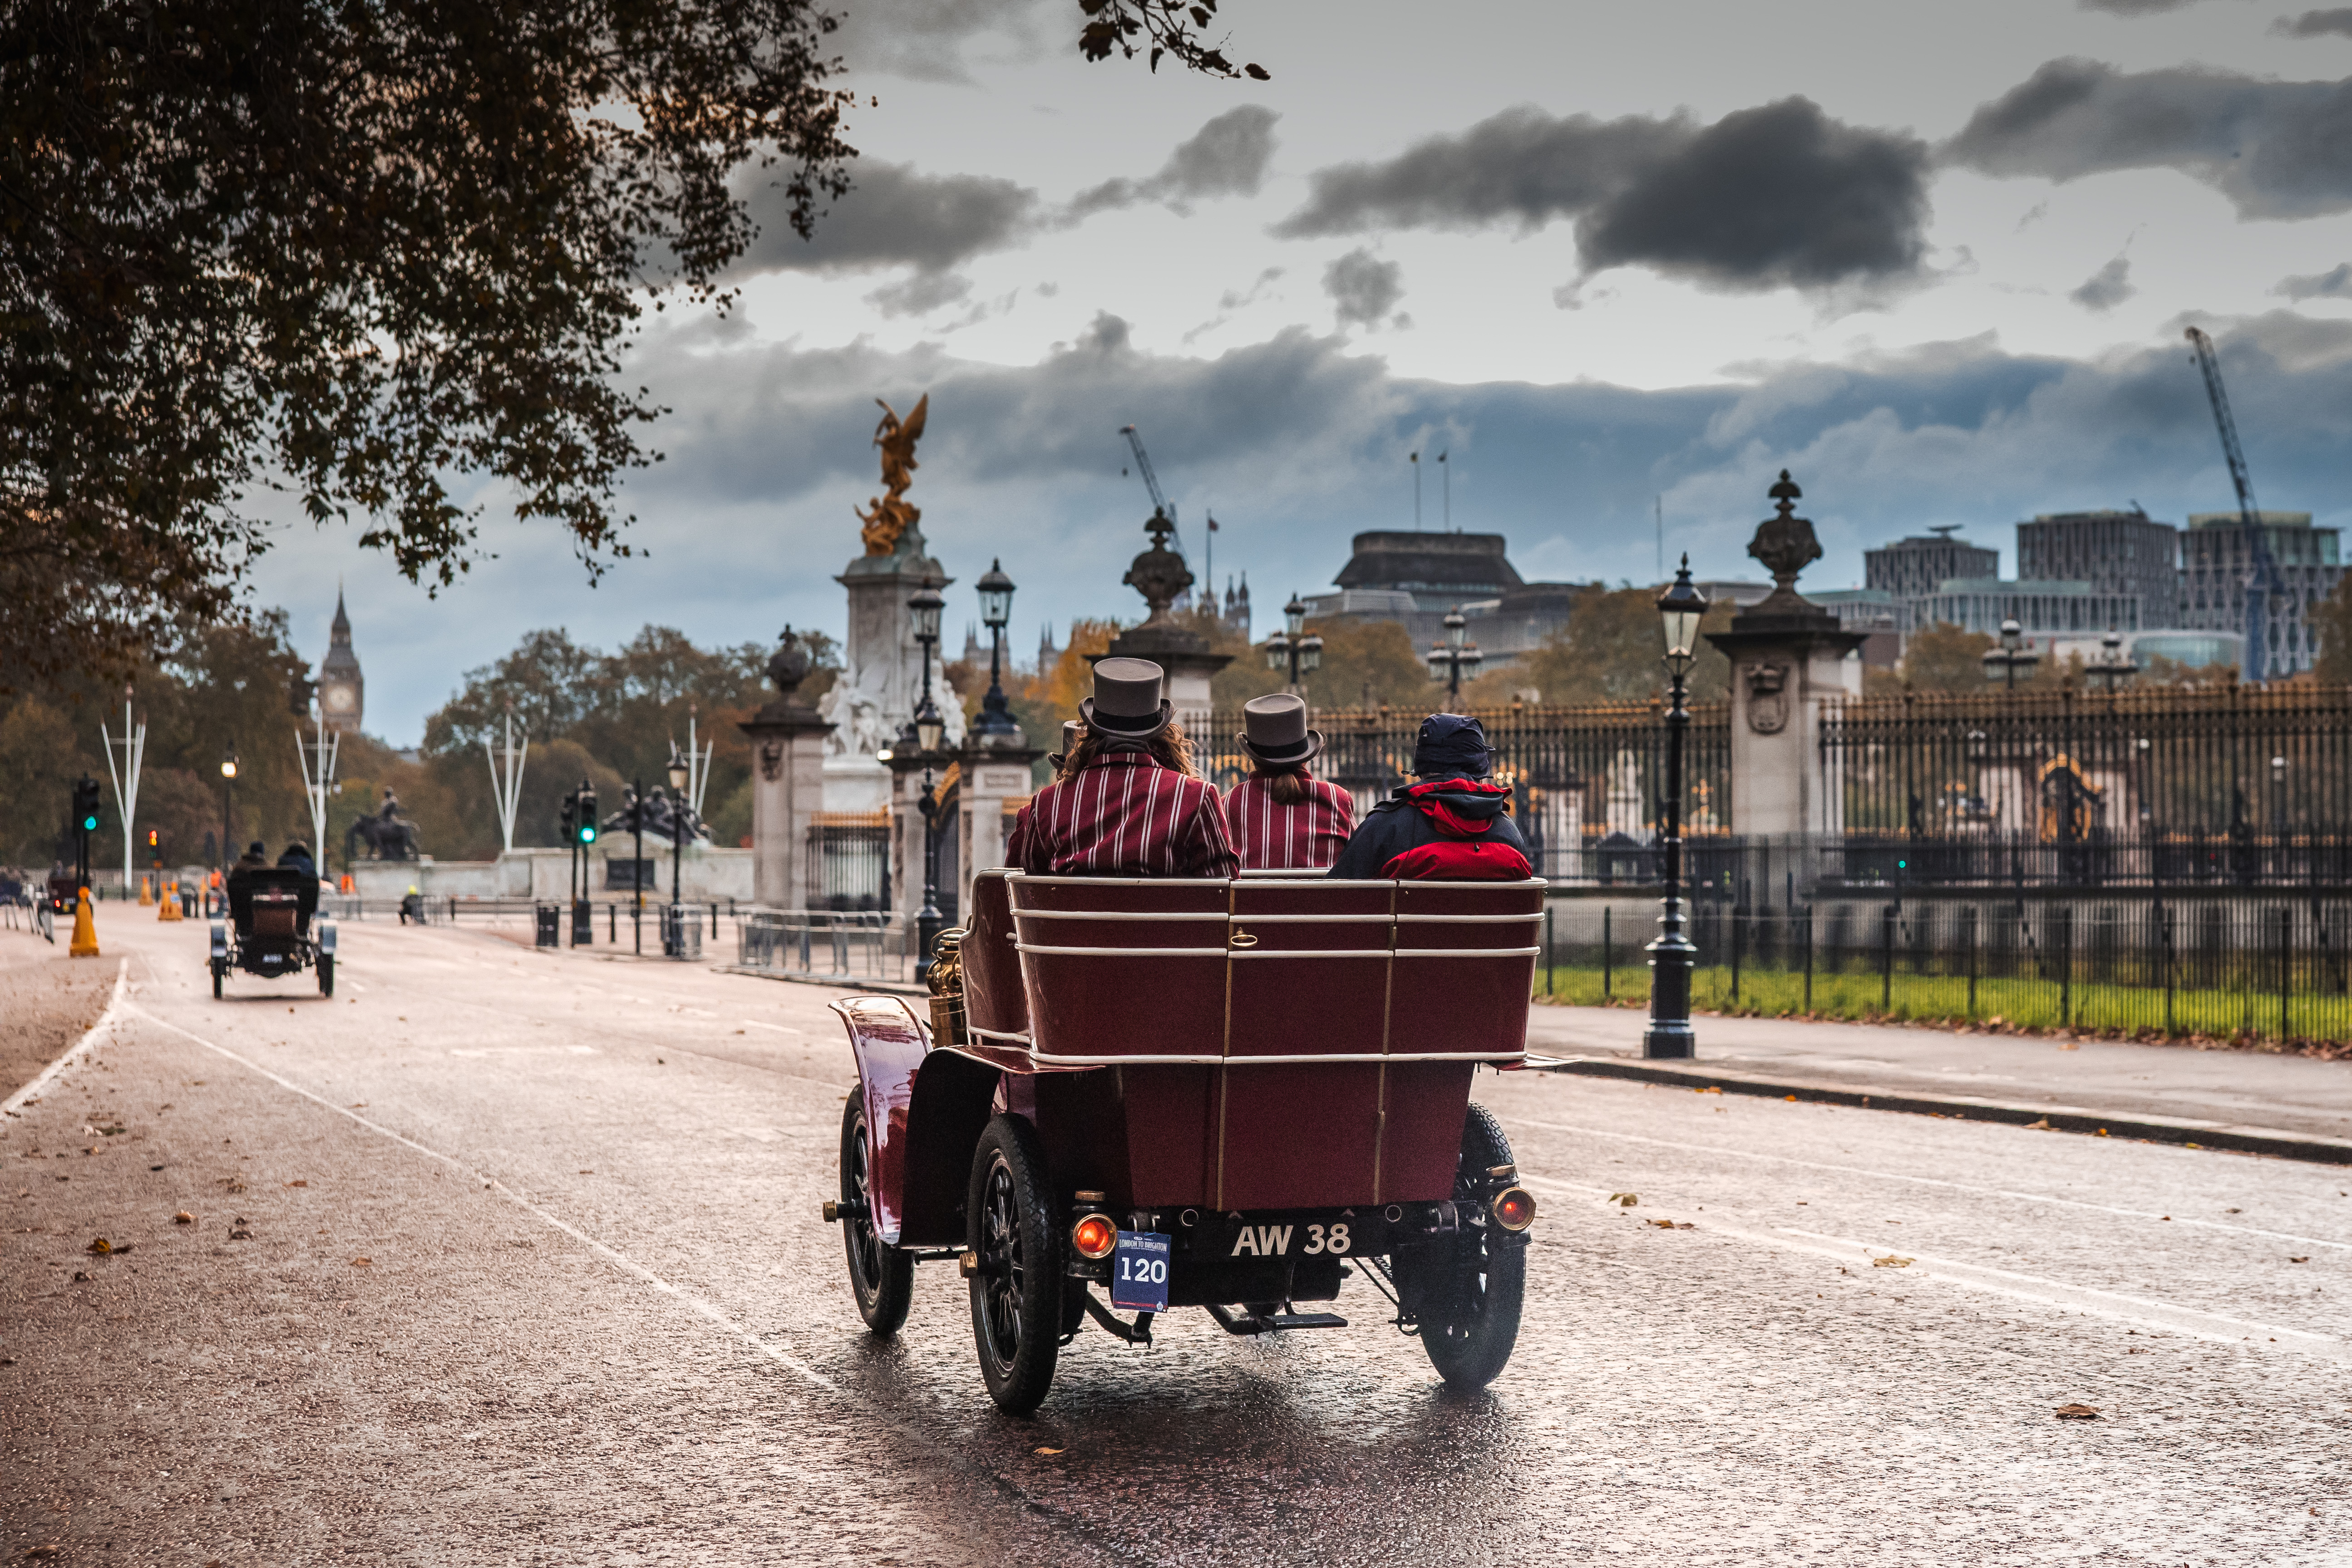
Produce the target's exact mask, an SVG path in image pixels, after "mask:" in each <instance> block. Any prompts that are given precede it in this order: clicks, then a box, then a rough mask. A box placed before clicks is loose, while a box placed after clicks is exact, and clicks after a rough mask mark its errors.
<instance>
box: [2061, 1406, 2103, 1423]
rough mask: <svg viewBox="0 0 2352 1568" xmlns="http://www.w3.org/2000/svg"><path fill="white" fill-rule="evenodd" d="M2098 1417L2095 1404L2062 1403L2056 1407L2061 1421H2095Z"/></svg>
mask: <svg viewBox="0 0 2352 1568" xmlns="http://www.w3.org/2000/svg"><path fill="white" fill-rule="evenodd" d="M2098 1418H2099V1412H2098V1408H2097V1407H2096V1406H2095V1405H2060V1406H2059V1407H2058V1419H2059V1420H2061V1421H2096V1420H2097V1419H2098Z"/></svg>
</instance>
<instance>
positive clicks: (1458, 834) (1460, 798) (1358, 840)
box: [1328, 778, 1535, 879]
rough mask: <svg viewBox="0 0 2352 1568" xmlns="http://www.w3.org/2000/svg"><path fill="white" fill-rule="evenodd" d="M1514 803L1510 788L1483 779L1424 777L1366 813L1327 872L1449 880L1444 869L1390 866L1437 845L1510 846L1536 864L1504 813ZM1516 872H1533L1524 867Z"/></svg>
mask: <svg viewBox="0 0 2352 1568" xmlns="http://www.w3.org/2000/svg"><path fill="white" fill-rule="evenodd" d="M1510 803H1511V791H1510V787H1509V786H1508V785H1507V784H1488V783H1486V781H1485V780H1483V779H1466V778H1455V779H1423V780H1422V781H1421V782H1420V783H1419V784H1407V785H1405V786H1404V787H1403V788H1402V789H1400V790H1398V791H1396V792H1395V793H1394V794H1393V795H1390V796H1389V798H1388V799H1386V800H1384V801H1382V802H1381V803H1380V805H1376V806H1374V807H1372V809H1371V810H1370V811H1369V812H1367V813H1366V814H1365V816H1364V820H1363V821H1362V822H1360V823H1359V824H1358V825H1357V826H1356V831H1355V834H1354V836H1353V837H1350V838H1349V840H1348V847H1346V848H1345V849H1342V850H1340V851H1339V859H1338V860H1337V861H1335V862H1334V863H1333V864H1332V867H1331V869H1330V872H1329V873H1328V874H1329V875H1331V876H1333V877H1337V878H1342V879H1350V878H1352V879H1375V878H1381V877H1394V876H1399V875H1405V876H1444V875H1445V874H1446V873H1445V872H1444V871H1430V870H1416V869H1412V868H1410V865H1408V866H1407V867H1401V868H1398V869H1396V870H1391V869H1390V868H1389V867H1390V864H1391V862H1392V861H1394V860H1395V859H1396V858H1397V857H1398V856H1400V855H1405V854H1407V853H1409V852H1410V851H1412V850H1415V849H1421V848H1424V847H1430V846H1438V845H1484V844H1490V845H1494V846H1496V847H1509V848H1511V849H1514V850H1517V852H1518V854H1519V856H1520V857H1521V858H1522V860H1523V861H1528V862H1532V861H1533V860H1534V858H1535V857H1534V856H1533V855H1532V854H1531V853H1529V851H1528V841H1527V840H1526V839H1525V838H1522V837H1520V836H1519V829H1518V826H1517V824H1516V823H1514V822H1513V821H1512V820H1511V819H1510V817H1509V816H1507V815H1506V814H1505V808H1506V807H1507V806H1508V805H1510ZM1474 874H1475V873H1474ZM1484 874H1486V875H1492V874H1493V873H1491V872H1488V873H1484ZM1517 874H1518V875H1520V876H1526V875H1528V872H1527V871H1526V870H1524V869H1523V870H1520V871H1519V872H1518V873H1517Z"/></svg>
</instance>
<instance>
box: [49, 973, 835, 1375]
mask: <svg viewBox="0 0 2352 1568" xmlns="http://www.w3.org/2000/svg"><path fill="white" fill-rule="evenodd" d="M124 1011H126V1012H131V1013H136V1014H138V1015H139V1016H141V1017H142V1018H144V1019H146V1020H147V1021H148V1022H150V1023H152V1024H154V1025H156V1026H159V1027H161V1028H165V1029H169V1030H171V1031H172V1032H173V1034H175V1035H178V1036H181V1037H184V1038H185V1039H190V1040H194V1042H195V1043H196V1044H198V1045H200V1046H202V1047H205V1049H206V1050H208V1051H212V1052H215V1053H216V1054H218V1055H220V1056H224V1057H226V1058H228V1059H229V1060H231V1061H233V1062H235V1063H236V1064H237V1065H238V1066H240V1067H242V1068H247V1070H249V1071H251V1072H255V1073H257V1074H259V1075H260V1076H261V1077H263V1078H266V1079H268V1080H269V1081H270V1082H272V1083H274V1084H276V1085H278V1087H279V1088H280V1089H291V1090H293V1092H295V1093H296V1094H299V1095H300V1096H301V1097H302V1098H303V1099H305V1100H310V1102H311V1103H313V1104H315V1105H321V1106H324V1107H325V1108H326V1109H327V1110H331V1111H333V1112H334V1113H335V1114H336V1115H338V1116H341V1117H346V1118H348V1119H349V1120H351V1121H356V1122H358V1123H359V1124H360V1125H361V1126H362V1127H364V1128H366V1129H367V1130H368V1131H371V1132H374V1133H377V1134H379V1135H381V1136H383V1137H385V1138H389V1139H391V1140H392V1141H393V1142H395V1143H398V1144H400V1145H401V1146H402V1147H404V1148H406V1149H412V1150H414V1151H415V1152H417V1153H419V1154H422V1155H424V1156H425V1157H426V1158H427V1159H431V1160H438V1161H440V1162H441V1163H443V1164H445V1165H446V1166H448V1167H449V1168H450V1169H452V1170H454V1171H457V1172H460V1173H463V1174H465V1175H467V1176H470V1177H473V1178H474V1179H475V1180H477V1181H479V1182H480V1183H481V1184H482V1186H483V1188H484V1189H485V1190H486V1191H488V1192H493V1193H496V1194H498V1195H499V1196H500V1197H502V1198H504V1199H506V1201H507V1202H509V1203H510V1204H512V1205H515V1206H516V1207H517V1208H519V1209H522V1210H524V1211H525V1212H527V1213H529V1214H531V1215H537V1216H538V1217H539V1218H540V1219H541V1220H542V1221H544V1222H545V1223H546V1224H548V1225H549V1226H553V1227H554V1228H555V1229H557V1230H560V1231H562V1233H563V1234H564V1235H566V1236H568V1237H572V1240H574V1241H577V1242H578V1243H580V1245H581V1246H583V1247H587V1248H588V1249H589V1250H590V1251H592V1252H593V1253H595V1254H596V1255H597V1256H598V1257H599V1258H604V1260H605V1261H606V1262H607V1263H610V1264H612V1265H613V1266H614V1268H618V1269H620V1270H621V1271H623V1272H624V1273H625V1274H629V1275H632V1276H634V1277H635V1278H636V1279H641V1280H643V1281H644V1282H645V1283H646V1284H647V1285H650V1286H652V1287H653V1288H654V1289H656V1290H659V1291H661V1292H662V1293H663V1294H664V1295H666V1296H668V1297H670V1298H671V1299H672V1300H676V1301H677V1302H678V1303H679V1304H680V1305H682V1306H684V1307H685V1308H687V1310H689V1311H692V1312H694V1313H696V1314H697V1315H698V1316H699V1317H702V1318H705V1319H708V1320H709V1321H710V1322H712V1323H714V1324H716V1325H717V1326H718V1327H719V1328H721V1329H723V1330H725V1331H727V1332H729V1333H730V1334H732V1335H734V1336H735V1337H736V1338H737V1339H739V1340H740V1341H742V1342H743V1343H745V1344H746V1345H749V1346H750V1347H751V1349H753V1350H755V1351H757V1352H759V1353H760V1354H761V1355H762V1356H764V1357H766V1358H767V1359H768V1360H770V1361H772V1362H774V1363H776V1364H777V1365H778V1366H781V1367H783V1368H785V1369H787V1370H788V1371H791V1372H794V1373H798V1374H800V1376H802V1377H803V1378H805V1379H807V1380H808V1381H809V1382H810V1383H813V1384H815V1385H816V1386H817V1387H819V1388H822V1389H824V1390H825V1392H827V1393H829V1394H838V1393H840V1392H841V1390H840V1388H839V1386H838V1385H836V1384H835V1383H834V1382H833V1381H832V1380H831V1379H830V1378H827V1377H826V1376H825V1375H824V1373H821V1372H818V1371H817V1370H816V1369H815V1368H814V1367H813V1366H810V1365H809V1364H808V1363H806V1362H803V1361H802V1360H800V1359H799V1358H798V1357H796V1356H791V1355H787V1354H785V1353H784V1352H782V1351H780V1350H778V1349H777V1348H776V1347H775V1346H773V1345H772V1344H770V1343H768V1342H766V1341H765V1340H763V1339H761V1338H760V1336H759V1335H757V1334H755V1333H753V1332H751V1330H749V1329H747V1328H744V1327H743V1326H742V1325H741V1324H740V1323H738V1322H736V1321H734V1320H733V1319H732V1318H730V1317H729V1316H728V1315H727V1314H726V1313H724V1312H722V1311H720V1310H719V1309H718V1308H717V1307H715V1306H713V1305H712V1304H711V1303H710V1302H709V1301H706V1300H703V1299H702V1298H701V1297H699V1296H698V1295H696V1294H695V1293H694V1292H693V1291H691V1290H688V1289H684V1288H683V1287H681V1286H677V1285H673V1284H671V1283H670V1282H669V1281H668V1280H667V1279H663V1278H662V1277H661V1276H660V1275H658V1274H656V1273H655V1272H654V1271H653V1270H652V1269H650V1268H646V1266H645V1265H644V1264H642V1263H639V1262H638V1261H637V1260H636V1259H635V1258H631V1257H629V1256H628V1255H627V1254H626V1253H624V1252H622V1251H621V1250H619V1249H618V1248H617V1247H612V1246H609V1245H607V1244H606V1243H604V1242H602V1241H599V1240H597V1239H596V1238H595V1237H593V1236H590V1235H589V1234H588V1233H587V1232H586V1231H584V1230H582V1229H581V1228H580V1227H579V1226H575V1225H573V1224H572V1223H571V1222H570V1221H569V1220H565V1219H561V1218H558V1217H557V1216H556V1215H552V1214H550V1213H549V1212H548V1211H547V1210H545V1209H543V1208H541V1207H540V1206H539V1205H537V1204H535V1203H532V1202H531V1201H530V1199H529V1198H527V1197H524V1196H523V1195H522V1194H520V1193H518V1192H516V1191H515V1190H514V1189H513V1188H511V1187H509V1186H508V1185H507V1184H505V1183H503V1182H501V1181H499V1180H498V1179H497V1178H496V1177H494V1176H490V1175H488V1174H486V1173H483V1172H480V1171H477V1170H473V1169H471V1168H469V1167H468V1166H467V1165H466V1164H465V1163H464V1162H462V1161H460V1160H458V1159H457V1158H455V1157H454V1156H452V1155H448V1154H445V1153H443V1152H441V1151H440V1150H438V1149H434V1148H428V1147H427V1146H426V1145H425V1144H423V1143H419V1142H417V1141H416V1140H415V1139H414V1138H410V1137H408V1136H406V1135H404V1134H403V1133H399V1132H395V1131H393V1130H392V1129H391V1128H389V1127H386V1126H384V1125H383V1123H381V1122H376V1121H369V1120H368V1119H367V1118H366V1117H364V1116H361V1115H357V1114H355V1113H354V1112H353V1111H352V1110H350V1109H349V1108H347V1107H345V1106H341V1105H337V1104H336V1103H334V1101H332V1100H326V1099H323V1098H321V1097H320V1096H319V1095H316V1094H313V1093H311V1092H310V1090H309V1089H304V1088H303V1087H302V1086H301V1085H300V1084H299V1083H296V1082H294V1081H293V1080H292V1079H286V1078H281V1077H279V1076H278V1074H276V1073H274V1072H271V1071H270V1070H269V1069H268V1068H266V1067H263V1066H262V1065H261V1064H260V1063H258V1062H256V1061H252V1060H250V1059H248V1058H245V1057H241V1056H239V1055H237V1053H236V1052H235V1051H233V1050H230V1049H229V1048H228V1047H226V1046H220V1045H215V1044H214V1043H213V1042H212V1041H210V1040H208V1039H205V1037H203V1036H202V1035H198V1034H193V1033H191V1032H190V1031H188V1030H186V1029H184V1028H182V1027H180V1026H179V1025H177V1024H174V1023H172V1022H171V1021H170V1020H168V1019H164V1018H159V1017H157V1016H155V1015H154V1014H152V1013H150V1012H149V1011H147V1009H146V1008H144V1007H142V1006H139V1005H136V1004H132V1005H131V1006H129V1007H127V1008H125V1009H124ZM95 1032H96V1031H95V1030H93V1031H92V1033H95Z"/></svg>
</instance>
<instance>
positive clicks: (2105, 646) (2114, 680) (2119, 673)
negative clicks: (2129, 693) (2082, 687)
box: [2083, 626, 2139, 691]
mask: <svg viewBox="0 0 2352 1568" xmlns="http://www.w3.org/2000/svg"><path fill="white" fill-rule="evenodd" d="M2138 673H2139V662H2138V661H2137V659H2135V658H2132V656H2131V655H2129V654H2127V653H2126V652H2125V651H2124V635H2123V633H2121V632H2119V631H2116V629H2115V628H2114V627H2112V626H2110V627H2108V628H2107V635H2106V636H2105V637H2101V638H2100V639H2099V657H2098V658H2095V659H2093V660H2092V661H2091V662H2090V663H2089V664H2087V665H2085V666H2084V668H2083V679H2084V681H2085V682H2086V683H2087V684H2088V685H2089V686H2090V688H2091V689H2093V690H2094V691H2096V690H2099V689H2103V688H2104V689H2106V690H2108V691H2121V690H2122V689H2124V688H2125V687H2126V686H2128V685H2130V684H2131V679H2132V677H2133V676H2135V675H2137V674H2138Z"/></svg>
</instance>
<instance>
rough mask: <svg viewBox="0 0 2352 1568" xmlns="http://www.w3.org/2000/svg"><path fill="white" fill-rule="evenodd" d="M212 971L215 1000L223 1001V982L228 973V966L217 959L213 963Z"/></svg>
mask: <svg viewBox="0 0 2352 1568" xmlns="http://www.w3.org/2000/svg"><path fill="white" fill-rule="evenodd" d="M212 971H213V1000H214V1001H215V1002H217V1001H219V1000H220V999H221V980H222V978H223V977H224V976H226V974H227V973H228V965H226V963H221V962H220V961H219V960H217V959H215V960H214V961H213V965H212Z"/></svg>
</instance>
